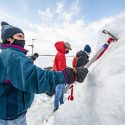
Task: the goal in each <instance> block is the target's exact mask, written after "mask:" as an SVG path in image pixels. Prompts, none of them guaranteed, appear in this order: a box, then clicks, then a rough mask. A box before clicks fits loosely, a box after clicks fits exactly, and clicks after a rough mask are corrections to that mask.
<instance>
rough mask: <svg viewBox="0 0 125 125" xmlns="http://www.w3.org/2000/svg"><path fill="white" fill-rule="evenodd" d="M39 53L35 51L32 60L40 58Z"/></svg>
mask: <svg viewBox="0 0 125 125" xmlns="http://www.w3.org/2000/svg"><path fill="white" fill-rule="evenodd" d="M38 56H39V54H38V53H34V54H33V55H32V56H31V57H30V58H31V60H32V61H35V60H36V58H38Z"/></svg>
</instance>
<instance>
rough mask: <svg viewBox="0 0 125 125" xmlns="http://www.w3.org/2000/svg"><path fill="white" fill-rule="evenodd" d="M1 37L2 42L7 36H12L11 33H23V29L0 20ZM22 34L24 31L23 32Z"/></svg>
mask: <svg viewBox="0 0 125 125" xmlns="http://www.w3.org/2000/svg"><path fill="white" fill-rule="evenodd" d="M1 26H2V28H1V39H2V42H3V43H4V42H5V41H6V40H7V39H8V38H10V37H12V36H13V35H15V34H17V33H23V31H22V30H21V29H19V28H17V27H14V26H12V25H9V24H8V23H6V22H4V21H2V22H1ZM23 34H24V33H23Z"/></svg>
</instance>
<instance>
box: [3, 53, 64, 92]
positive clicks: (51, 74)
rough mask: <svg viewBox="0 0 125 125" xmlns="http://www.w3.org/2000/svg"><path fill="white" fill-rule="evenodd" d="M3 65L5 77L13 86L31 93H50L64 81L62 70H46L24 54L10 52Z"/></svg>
mask: <svg viewBox="0 0 125 125" xmlns="http://www.w3.org/2000/svg"><path fill="white" fill-rule="evenodd" d="M4 65H5V67H6V70H7V78H8V79H9V80H10V81H11V83H12V85H13V86H14V87H15V88H18V89H20V90H22V91H26V92H32V93H46V92H48V93H50V92H52V91H54V89H55V87H56V85H57V84H61V83H65V82H66V79H65V76H64V74H63V72H55V71H47V70H43V69H41V68H39V67H37V66H35V65H34V64H33V63H32V62H31V61H30V60H29V59H28V58H27V57H26V56H25V55H23V54H22V55H21V54H20V55H19V54H15V53H14V54H12V55H11V57H10V59H9V58H8V59H6V61H5V62H4Z"/></svg>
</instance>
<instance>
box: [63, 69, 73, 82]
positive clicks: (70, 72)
mask: <svg viewBox="0 0 125 125" xmlns="http://www.w3.org/2000/svg"><path fill="white" fill-rule="evenodd" d="M64 74H65V77H66V79H67V82H68V84H72V83H74V81H75V72H74V69H73V68H70V67H67V68H65V70H64Z"/></svg>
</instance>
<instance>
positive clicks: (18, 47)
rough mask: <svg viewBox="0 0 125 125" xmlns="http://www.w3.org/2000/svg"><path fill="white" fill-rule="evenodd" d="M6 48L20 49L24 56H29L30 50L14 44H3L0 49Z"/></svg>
mask: <svg viewBox="0 0 125 125" xmlns="http://www.w3.org/2000/svg"><path fill="white" fill-rule="evenodd" d="M6 48H13V49H18V50H20V51H21V52H23V53H24V54H27V52H28V50H26V49H24V48H22V47H20V46H17V45H13V44H3V45H1V46H0V49H6Z"/></svg>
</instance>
